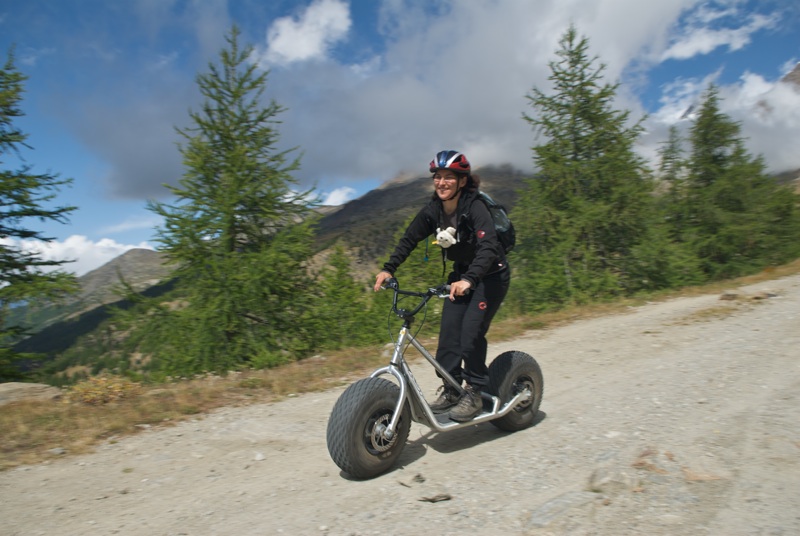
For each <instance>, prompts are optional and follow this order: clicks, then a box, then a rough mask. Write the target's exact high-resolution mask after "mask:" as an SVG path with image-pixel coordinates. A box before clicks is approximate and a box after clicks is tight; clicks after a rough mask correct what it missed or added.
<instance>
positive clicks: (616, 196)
mask: <svg viewBox="0 0 800 536" xmlns="http://www.w3.org/2000/svg"><path fill="white" fill-rule="evenodd" d="M559 44H560V48H559V50H557V52H556V55H557V56H558V59H557V60H556V61H552V62H551V63H550V69H551V71H552V73H551V76H550V77H549V80H550V81H551V82H552V85H553V87H552V91H550V92H547V93H546V92H545V91H543V90H541V89H538V88H533V90H532V92H531V93H530V94H529V95H527V99H528V101H529V104H530V106H531V107H533V108H534V110H535V113H534V114H532V115H528V114H523V117H524V119H525V120H526V121H527V122H528V123H529V124H530V125H531V127H532V128H533V129H534V130H535V131H536V132H537V134H539V135H541V136H542V137H543V138H544V142H543V143H541V144H539V145H537V146H535V147H533V153H534V156H533V160H534V163H535V167H536V168H537V175H536V176H535V177H534V178H533V179H530V180H528V181H526V185H525V188H523V189H522V191H521V192H520V199H519V200H518V202H517V204H516V205H515V210H514V214H513V215H512V219H513V220H514V223H515V226H516V227H517V234H518V244H517V247H516V249H515V252H514V262H515V264H516V267H517V274H518V275H517V279H518V280H520V283H521V284H519V285H517V286H516V290H515V295H516V296H517V300H518V302H519V303H518V304H517V305H518V307H519V308H521V309H522V310H525V311H530V310H533V309H537V308H541V307H544V306H547V305H548V304H553V303H565V302H584V301H588V300H592V299H596V298H600V297H603V296H610V295H615V294H620V293H628V292H632V291H635V290H638V289H640V288H643V287H644V288H648V287H652V286H659V285H660V284H662V283H657V284H656V283H655V281H656V279H654V278H653V277H652V276H657V275H658V272H659V271H660V270H662V269H663V267H658V266H657V265H656V264H655V263H654V261H655V260H657V256H658V253H657V251H658V249H659V248H660V247H666V244H665V243H664V242H663V239H662V238H661V237H658V244H656V245H653V246H652V247H649V248H647V249H641V248H638V249H637V246H639V245H640V244H641V243H642V242H643V241H644V240H651V239H653V238H654V237H652V236H650V232H651V229H650V228H651V225H652V224H653V223H654V221H653V214H652V212H653V211H652V192H653V181H652V178H651V176H650V172H649V170H648V169H647V167H646V165H645V163H644V161H643V159H642V158H641V157H640V156H638V155H637V154H636V152H635V151H634V144H635V142H636V141H637V139H638V137H639V135H640V133H641V131H642V127H641V125H640V123H641V121H639V122H634V123H632V124H630V123H629V112H627V111H620V110H616V109H615V108H614V98H615V95H616V90H617V85H616V84H608V83H603V81H602V73H603V71H604V69H605V66H604V65H602V64H600V65H598V64H597V61H596V58H591V57H589V55H588V41H587V39H586V38H580V39H579V38H578V35H577V32H576V30H575V28H574V27H570V28H569V29H568V30H567V32H566V33H565V34H564V35H563V36H562V38H561V40H560V43H559Z"/></svg>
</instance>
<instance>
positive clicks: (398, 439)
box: [327, 378, 411, 478]
mask: <svg viewBox="0 0 800 536" xmlns="http://www.w3.org/2000/svg"><path fill="white" fill-rule="evenodd" d="M399 396H400V388H399V387H398V386H397V385H396V384H394V383H392V382H390V381H388V380H385V379H383V378H365V379H363V380H359V381H357V382H355V383H354V384H352V385H351V386H350V387H348V388H347V389H345V391H344V393H342V395H341V396H340V397H339V400H337V401H336V404H335V405H334V406H333V410H332V411H331V416H330V419H329V420H328V433H327V439H328V452H329V453H330V455H331V458H332V459H333V461H334V462H335V463H336V465H338V466H339V468H340V469H341V470H342V471H344V472H345V473H347V474H349V475H351V476H353V477H355V478H372V477H375V476H378V475H379V474H381V473H383V472H385V471H388V470H389V469H390V468H391V467H392V465H394V462H395V461H396V460H397V458H398V457H399V456H400V453H401V452H402V451H403V447H404V446H405V444H406V439H408V430H409V428H410V427H411V412H410V410H409V408H408V403H406V404H404V405H403V412H402V414H401V415H400V421H399V422H398V423H397V428H396V429H395V434H394V437H393V438H392V439H391V440H389V441H387V440H386V439H385V438H384V437H383V436H382V435H381V434H380V430H379V429H380V428H381V427H382V426H387V425H388V424H389V421H391V418H392V415H393V414H394V409H395V407H396V406H397V400H398V398H399Z"/></svg>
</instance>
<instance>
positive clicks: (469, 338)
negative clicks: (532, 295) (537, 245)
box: [436, 267, 511, 388]
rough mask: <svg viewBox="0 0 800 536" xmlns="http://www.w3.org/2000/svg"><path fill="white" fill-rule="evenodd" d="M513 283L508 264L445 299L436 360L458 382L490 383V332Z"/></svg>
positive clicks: (477, 384) (484, 384)
mask: <svg viewBox="0 0 800 536" xmlns="http://www.w3.org/2000/svg"><path fill="white" fill-rule="evenodd" d="M453 275H454V274H451V280H452V276H453ZM510 282H511V268H510V267H507V268H506V269H505V270H502V271H500V272H495V273H493V274H490V275H487V276H486V277H484V278H483V280H482V281H480V282H479V283H478V285H477V286H476V287H475V288H474V289H471V290H470V292H469V293H468V294H466V295H464V296H459V297H457V298H456V299H455V301H450V300H445V301H444V309H443V310H442V323H441V326H440V327H439V347H438V348H437V350H436V361H438V362H439V363H440V364H441V365H442V366H443V367H444V369H445V370H446V371H447V372H449V373H450V375H451V376H453V378H455V380H456V381H459V382H460V381H464V380H465V381H466V382H467V383H469V384H470V385H473V386H475V387H478V388H483V387H485V386H486V385H487V384H488V383H489V369H488V368H487V367H486V349H487V346H488V343H487V342H486V332H487V331H489V325H490V324H491V323H492V318H494V315H495V313H497V310H498V309H499V308H500V304H501V303H503V299H504V298H505V297H506V294H507V293H508V285H509V283H510ZM462 364H463V366H462Z"/></svg>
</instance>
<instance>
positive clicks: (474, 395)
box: [450, 385, 483, 422]
mask: <svg viewBox="0 0 800 536" xmlns="http://www.w3.org/2000/svg"><path fill="white" fill-rule="evenodd" d="M482 411H483V399H482V398H481V392H480V390H479V389H477V388H476V387H473V386H471V385H467V386H466V388H465V392H464V394H463V395H462V396H461V398H460V399H459V401H458V404H457V405H456V407H454V408H453V409H452V410H450V420H451V421H457V422H465V421H468V420H470V419H472V418H473V417H476V416H478V415H479V414H480V413H481V412H482Z"/></svg>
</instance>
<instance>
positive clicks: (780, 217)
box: [677, 86, 800, 279]
mask: <svg viewBox="0 0 800 536" xmlns="http://www.w3.org/2000/svg"><path fill="white" fill-rule="evenodd" d="M740 131H741V129H740V126H739V124H738V123H737V122H735V121H733V120H731V119H730V117H728V116H727V115H725V114H724V113H722V111H721V110H720V98H719V92H718V90H717V88H716V87H714V86H711V87H709V89H708V90H707V91H706V93H705V95H704V99H703V102H702V104H701V106H700V108H699V111H698V115H697V119H696V121H695V123H694V124H693V125H692V128H691V130H690V143H691V153H690V156H689V158H688V161H687V175H686V188H685V192H684V196H683V201H682V206H681V211H682V214H683V215H684V217H683V221H682V223H681V227H680V228H679V232H678V233H677V236H678V238H679V239H680V240H681V241H683V242H685V243H687V244H689V245H690V247H691V248H692V249H693V250H694V252H695V254H696V255H697V257H698V258H699V259H700V261H701V263H702V267H703V270H704V271H705V272H706V274H707V275H708V276H709V277H711V278H714V279H718V278H725V277H732V276H737V275H741V274H744V273H747V272H750V271H752V270H755V269H759V268H762V267H764V266H766V265H769V264H776V263H782V262H785V261H787V260H789V259H792V258H794V257H795V256H796V255H798V253H800V250H799V249H798V240H797V236H798V233H799V232H800V218H799V217H800V215H799V214H798V196H797V195H796V194H794V193H793V192H792V191H791V190H790V189H789V188H787V187H785V186H782V185H780V184H778V183H777V181H775V180H774V179H773V178H772V177H770V176H768V174H767V173H766V169H765V165H764V163H763V161H762V159H761V158H760V157H756V158H754V157H752V156H751V155H750V154H749V153H748V152H747V150H746V148H745V145H744V140H743V139H742V137H741V132H740Z"/></svg>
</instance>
